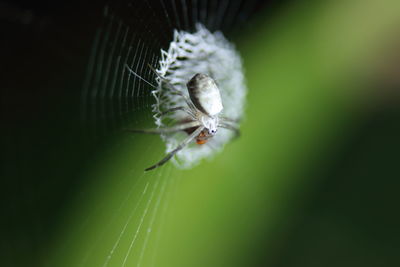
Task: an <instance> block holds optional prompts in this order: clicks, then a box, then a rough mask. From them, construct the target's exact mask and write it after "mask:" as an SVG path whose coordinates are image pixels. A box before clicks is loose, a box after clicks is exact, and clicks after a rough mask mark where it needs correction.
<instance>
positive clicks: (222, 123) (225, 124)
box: [218, 122, 240, 138]
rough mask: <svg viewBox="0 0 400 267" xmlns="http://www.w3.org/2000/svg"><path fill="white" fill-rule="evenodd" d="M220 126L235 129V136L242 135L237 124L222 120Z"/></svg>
mask: <svg viewBox="0 0 400 267" xmlns="http://www.w3.org/2000/svg"><path fill="white" fill-rule="evenodd" d="M218 127H221V128H224V129H228V130H231V131H233V132H234V133H235V138H238V137H239V136H240V130H239V128H238V127H237V126H234V125H230V124H228V123H225V122H220V123H219V124H218Z"/></svg>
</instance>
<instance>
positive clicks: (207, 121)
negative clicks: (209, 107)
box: [201, 116, 218, 136]
mask: <svg viewBox="0 0 400 267" xmlns="http://www.w3.org/2000/svg"><path fill="white" fill-rule="evenodd" d="M201 122H202V124H203V126H204V128H205V130H206V131H207V135H209V136H214V135H215V134H216V133H217V130H218V117H216V116H215V117H209V116H203V117H202V118H201Z"/></svg>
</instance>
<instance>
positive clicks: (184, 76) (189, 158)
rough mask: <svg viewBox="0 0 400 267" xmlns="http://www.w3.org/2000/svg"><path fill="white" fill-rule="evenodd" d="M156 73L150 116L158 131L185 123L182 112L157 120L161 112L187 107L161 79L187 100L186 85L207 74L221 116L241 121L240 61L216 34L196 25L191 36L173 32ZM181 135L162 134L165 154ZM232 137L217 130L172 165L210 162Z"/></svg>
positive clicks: (243, 94) (242, 88)
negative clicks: (216, 93) (213, 85)
mask: <svg viewBox="0 0 400 267" xmlns="http://www.w3.org/2000/svg"><path fill="white" fill-rule="evenodd" d="M157 72H158V74H159V76H161V77H162V78H160V77H157V78H156V81H157V84H158V86H157V89H156V90H154V91H153V92H152V93H153V95H154V97H155V99H156V103H155V104H154V105H153V112H154V119H155V124H156V125H157V126H158V127H168V126H169V125H171V123H176V122H181V121H184V120H185V119H187V114H186V113H185V112H183V111H176V112H172V113H167V114H165V115H163V116H161V113H162V112H163V111H166V110H168V109H170V108H173V107H182V106H183V107H186V106H187V105H186V102H185V101H184V99H183V97H182V96H179V95H177V94H176V93H175V94H174V93H173V91H172V90H171V89H169V88H168V87H167V86H165V81H163V79H164V80H166V81H168V82H169V83H170V84H172V85H173V86H174V88H175V89H176V90H179V91H180V92H182V93H183V94H185V95H187V96H189V93H188V90H187V87H186V83H187V82H188V81H189V80H190V79H191V78H192V77H193V76H194V75H195V74H196V73H204V74H208V75H209V76H211V77H212V78H213V79H214V80H215V81H216V83H217V85H218V87H219V89H220V93H221V97H222V104H223V107H224V109H223V111H222V114H221V116H224V117H226V118H229V119H232V120H237V121H239V120H240V119H241V117H242V115H243V109H244V105H245V97H246V91H247V88H246V85H245V79H244V74H243V66H242V60H241V57H240V55H239V53H238V51H237V50H236V49H235V47H234V45H233V44H232V43H230V42H229V41H228V40H227V39H226V38H225V37H224V35H223V34H222V33H221V32H220V31H216V32H214V33H212V32H210V31H209V30H207V29H206V28H205V26H203V25H202V24H199V23H198V24H196V30H195V32H193V33H190V32H187V31H176V30H175V31H174V36H173V40H172V42H171V43H170V45H169V48H168V51H164V50H161V60H160V61H159V68H158V69H157ZM185 135H186V133H184V132H180V133H173V134H163V135H162V139H163V140H164V142H165V144H166V151H167V152H170V151H172V150H173V149H175V148H176V147H177V146H178V144H179V143H180V142H181V141H182V139H183V138H184V137H185ZM232 137H233V133H232V132H231V131H229V130H225V129H219V131H218V133H217V134H216V135H215V136H214V137H213V138H211V139H210V140H209V141H208V143H206V144H204V145H197V144H191V145H189V146H187V147H186V148H184V149H183V150H181V151H180V152H179V153H178V154H177V155H176V157H175V158H174V159H173V162H174V163H175V165H176V166H178V167H180V168H190V167H193V166H194V165H196V164H197V163H198V162H199V161H200V160H201V159H203V158H210V157H212V156H213V155H214V154H215V153H216V152H218V151H220V150H221V149H222V148H223V146H224V145H225V144H226V143H227V142H228V141H229V140H230V139H232Z"/></svg>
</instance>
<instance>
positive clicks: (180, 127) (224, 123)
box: [129, 69, 239, 171]
mask: <svg viewBox="0 0 400 267" xmlns="http://www.w3.org/2000/svg"><path fill="white" fill-rule="evenodd" d="M129 70H130V69H129ZM130 71H131V72H132V73H134V72H133V71H132V70H130ZM155 73H156V74H157V72H156V71H155ZM157 75H158V74H157ZM159 78H160V79H161V81H162V82H163V83H164V84H165V86H166V87H168V88H169V89H170V90H171V91H172V92H174V93H175V94H177V95H179V96H180V97H182V98H183V100H184V101H185V103H186V105H187V107H182V106H178V107H173V108H170V109H168V110H166V111H164V112H161V113H160V116H163V115H165V114H167V113H170V112H176V111H183V112H185V113H186V114H187V115H188V117H187V119H185V120H183V121H180V122H178V123H177V124H176V125H174V126H171V127H168V128H157V129H147V130H129V131H130V132H140V133H149V134H166V133H174V132H179V131H184V132H186V133H187V134H188V136H187V137H186V138H185V139H184V140H183V141H182V142H181V143H180V144H179V145H178V147H176V148H175V149H174V150H172V151H170V152H169V153H168V154H167V155H166V156H165V157H164V158H163V159H162V160H161V161H159V162H158V163H156V164H154V165H153V166H151V167H149V168H147V169H145V170H146V171H149V170H152V169H155V168H157V167H159V166H161V165H163V164H164V163H166V162H167V161H168V160H170V159H171V158H172V157H173V156H174V155H175V154H176V153H177V152H179V151H180V150H181V149H183V148H184V147H185V146H187V145H188V144H189V143H190V142H192V141H193V140H194V141H195V142H196V143H197V144H199V145H204V144H206V143H207V142H208V141H209V139H211V138H212V137H213V136H215V134H217V130H218V128H219V127H221V128H225V129H229V130H233V131H235V133H236V135H239V130H238V126H237V125H236V121H234V120H231V119H228V118H224V117H221V116H220V113H221V112H222V110H223V106H222V100H221V94H220V91H219V89H218V86H217V84H216V82H215V81H214V79H212V78H211V77H210V76H208V75H206V74H202V73H197V74H195V75H194V76H193V77H192V78H191V79H190V80H189V82H188V83H187V84H186V86H187V89H188V93H189V97H187V95H185V94H183V93H182V92H181V91H179V90H177V89H175V88H174V86H173V85H172V84H170V83H169V82H168V81H167V80H165V79H163V78H162V77H161V76H159Z"/></svg>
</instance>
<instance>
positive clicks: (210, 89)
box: [187, 73, 223, 117]
mask: <svg viewBox="0 0 400 267" xmlns="http://www.w3.org/2000/svg"><path fill="white" fill-rule="evenodd" d="M187 88H188V91H189V95H190V99H191V100H192V102H193V104H194V105H195V106H196V108H197V109H198V110H200V111H201V112H203V113H204V114H206V115H208V116H211V117H213V116H215V115H217V114H218V113H220V112H221V111H222V109H223V106H222V101H221V94H220V92H219V89H218V86H217V84H216V83H215V81H214V79H213V78H211V77H210V76H208V75H206V74H202V73H197V74H196V75H194V76H193V78H192V79H190V81H189V82H188V83H187Z"/></svg>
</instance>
